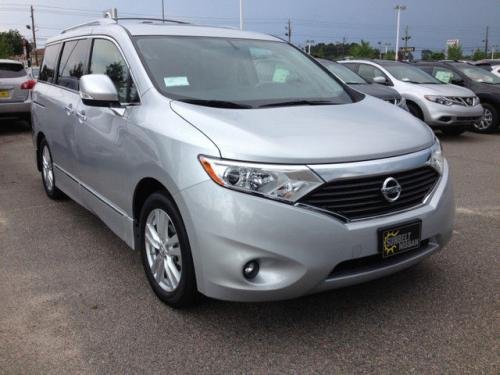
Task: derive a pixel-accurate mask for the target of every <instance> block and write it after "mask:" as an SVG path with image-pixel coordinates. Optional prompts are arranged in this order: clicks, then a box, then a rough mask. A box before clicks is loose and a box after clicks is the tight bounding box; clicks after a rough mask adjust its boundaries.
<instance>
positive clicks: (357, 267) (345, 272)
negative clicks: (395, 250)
mask: <svg viewBox="0 0 500 375" xmlns="http://www.w3.org/2000/svg"><path fill="white" fill-rule="evenodd" d="M428 246H429V240H428V239H426V240H423V241H421V242H420V247H419V248H418V249H413V250H410V251H406V252H404V253H401V254H396V255H393V256H392V257H389V258H382V256H381V255H380V254H375V255H370V256H367V257H363V258H357V259H351V260H346V261H344V262H342V263H339V264H337V265H336V266H335V268H334V269H333V270H332V272H330V274H329V275H328V277H327V279H333V278H336V277H342V276H349V275H355V274H357V273H362V272H369V271H371V270H375V269H378V268H383V267H387V266H392V265H394V264H398V263H401V262H404V261H405V260H408V259H409V258H412V257H414V256H415V255H416V254H418V253H420V252H422V251H423V250H425V249H426V248H427V247H428Z"/></svg>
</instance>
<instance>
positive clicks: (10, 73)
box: [0, 63, 26, 78]
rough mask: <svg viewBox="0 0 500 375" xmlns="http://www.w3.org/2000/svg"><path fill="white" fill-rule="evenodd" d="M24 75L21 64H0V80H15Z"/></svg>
mask: <svg viewBox="0 0 500 375" xmlns="http://www.w3.org/2000/svg"><path fill="white" fill-rule="evenodd" d="M25 75H26V71H25V70H24V67H23V66H22V65H21V64H13V63H0V78H17V77H23V76H25Z"/></svg>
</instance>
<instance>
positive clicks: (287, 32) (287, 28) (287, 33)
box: [285, 18, 292, 43]
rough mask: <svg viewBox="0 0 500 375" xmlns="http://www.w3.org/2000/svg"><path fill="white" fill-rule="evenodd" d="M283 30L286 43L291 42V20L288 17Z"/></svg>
mask: <svg viewBox="0 0 500 375" xmlns="http://www.w3.org/2000/svg"><path fill="white" fill-rule="evenodd" d="M285 30H286V33H285V35H286V36H287V37H288V43H292V21H291V20H290V18H288V25H287V26H285Z"/></svg>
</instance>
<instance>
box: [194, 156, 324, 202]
mask: <svg viewBox="0 0 500 375" xmlns="http://www.w3.org/2000/svg"><path fill="white" fill-rule="evenodd" d="M199 160H200V163H201V165H202V166H203V169H205V172H207V174H208V175H209V176H210V178H211V179H212V180H213V181H214V182H215V183H217V184H219V185H221V186H224V187H226V188H229V189H233V190H238V191H241V192H244V193H249V194H257V195H262V196H264V197H267V198H270V199H276V200H280V201H285V202H288V203H294V202H296V201H297V200H299V199H300V198H302V197H303V196H304V195H306V194H308V193H309V192H311V191H312V190H314V189H316V188H317V187H318V186H320V185H321V184H323V180H322V179H321V178H320V177H319V176H317V175H316V174H315V173H314V172H313V171H311V170H310V169H309V168H308V167H306V166H301V165H279V164H260V163H247V162H240V161H233V160H224V159H217V158H210V157H206V156H201V155H200V156H199Z"/></svg>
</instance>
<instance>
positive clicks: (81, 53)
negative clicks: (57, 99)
mask: <svg viewBox="0 0 500 375" xmlns="http://www.w3.org/2000/svg"><path fill="white" fill-rule="evenodd" d="M87 61H88V41H87V40H74V41H71V42H66V43H64V47H63V52H62V55H61V62H60V63H59V72H58V75H57V83H58V84H59V85H61V86H64V87H68V88H70V89H73V90H78V83H79V80H80V77H81V76H82V75H84V74H85V73H86V70H87Z"/></svg>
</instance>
